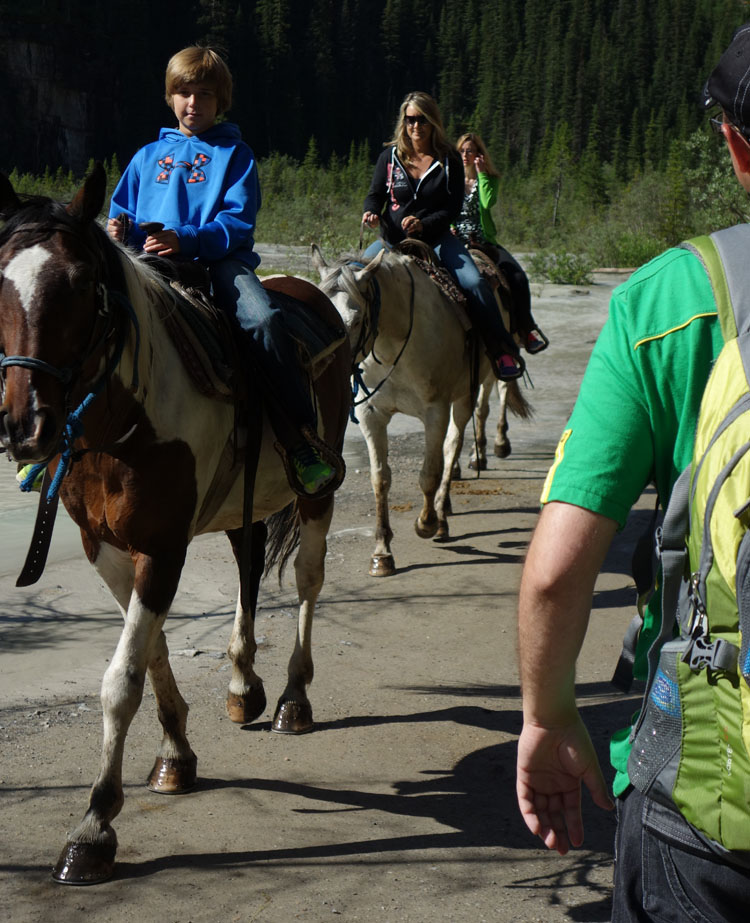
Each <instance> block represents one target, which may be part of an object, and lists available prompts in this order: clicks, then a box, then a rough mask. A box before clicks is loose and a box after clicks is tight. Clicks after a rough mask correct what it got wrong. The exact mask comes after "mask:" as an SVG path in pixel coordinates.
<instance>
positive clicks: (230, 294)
mask: <svg viewBox="0 0 750 923" xmlns="http://www.w3.org/2000/svg"><path fill="white" fill-rule="evenodd" d="M209 269H210V273H211V285H212V286H213V291H214V295H215V297H216V301H217V304H218V305H219V307H220V308H221V309H222V310H224V311H227V312H229V313H231V314H232V315H233V316H234V318H235V319H236V321H237V323H238V324H239V326H240V328H241V329H242V330H243V332H244V335H243V338H242V339H243V341H244V343H246V344H248V346H249V352H250V355H251V360H252V364H253V366H254V367H255V368H257V369H258V370H259V371H260V376H259V378H260V383H261V386H262V388H263V392H264V398H265V399H266V400H267V401H269V402H270V403H271V404H272V405H274V404H275V405H277V406H278V407H279V409H280V411H281V413H282V414H283V415H284V416H286V417H288V418H290V419H291V420H292V421H293V422H294V423H295V424H296V425H297V427H299V426H302V425H304V424H311V425H314V413H313V408H312V404H311V402H310V398H309V395H308V391H307V389H306V388H305V386H304V384H303V380H302V373H301V371H300V368H299V362H298V359H297V354H296V350H295V348H294V344H293V341H292V338H291V336H290V335H289V332H288V331H287V327H286V324H285V322H284V315H283V311H282V309H281V308H280V307H279V306H278V305H277V304H275V303H274V301H273V299H272V298H271V297H269V294H268V292H267V291H266V290H265V289H264V288H263V286H262V285H261V282H260V279H258V277H257V276H256V275H255V273H254V272H253V270H252V269H250V267H249V266H247V265H246V264H245V263H242V262H240V261H239V260H233V259H225V260H219V261H218V262H216V263H211V264H210V267H209ZM272 416H273V417H275V416H276V414H273V415H272ZM271 422H272V424H273V426H274V431H275V432H276V435H277V437H278V438H279V439H280V440H281V441H282V442H284V443H285V444H286V443H288V441H289V439H290V438H291V437H290V436H289V434H287V436H286V438H285V436H284V434H283V433H282V432H279V430H278V429H277V427H283V423H282V422H281V421H276V420H274V419H272V421H271ZM296 438H297V439H299V435H297V437H296Z"/></svg>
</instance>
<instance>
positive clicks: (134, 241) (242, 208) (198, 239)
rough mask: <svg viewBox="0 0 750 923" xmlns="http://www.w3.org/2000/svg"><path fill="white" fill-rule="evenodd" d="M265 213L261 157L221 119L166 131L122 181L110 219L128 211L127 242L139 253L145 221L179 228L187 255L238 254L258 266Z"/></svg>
mask: <svg viewBox="0 0 750 923" xmlns="http://www.w3.org/2000/svg"><path fill="white" fill-rule="evenodd" d="M259 208H260V185H259V183H258V170H257V166H256V162H255V155H254V154H253V152H252V151H251V150H250V148H249V147H248V146H247V144H245V143H244V141H243V140H242V135H241V134H240V130H239V128H238V127H237V125H235V124H234V123H232V122H219V123H218V124H217V125H213V126H212V127H211V128H209V129H208V130H207V131H204V132H203V133H202V134H200V135H193V136H192V137H188V136H187V135H185V134H183V133H182V132H181V131H178V130H177V129H176V128H162V130H161V131H160V132H159V140H158V141H154V142H153V143H152V144H147V145H146V146H145V147H142V148H141V149H140V150H139V151H138V152H137V153H136V155H135V156H134V157H133V159H132V160H131V161H130V163H129V164H128V166H127V168H126V169H125V172H124V173H123V174H122V177H121V178H120V182H119V183H118V184H117V188H116V189H115V191H114V194H113V196H112V202H111V204H110V208H109V217H110V218H116V217H117V216H118V215H120V214H121V213H122V212H124V213H125V214H126V215H127V216H128V217H129V218H130V222H131V226H130V231H129V234H128V244H129V245H130V246H131V247H135V248H136V249H140V248H141V247H142V246H143V243H144V241H145V240H146V235H145V234H144V232H143V231H142V230H141V229H140V228H139V227H138V224H140V223H141V222H143V221H161V222H162V224H163V225H164V227H165V228H167V229H169V230H173V231H175V233H176V234H177V237H178V238H179V241H180V254H181V255H182V256H185V257H188V258H190V259H195V258H197V257H200V258H201V259H202V260H205V261H206V262H209V263H210V262H212V261H215V260H220V259H223V258H224V257H226V256H229V255H231V256H232V258H233V259H237V260H240V261H241V262H243V263H245V264H246V265H248V266H249V267H250V268H251V269H255V268H256V266H257V265H258V264H259V263H260V257H259V256H258V255H257V253H254V252H253V232H254V231H255V220H256V214H257V212H258V209H259Z"/></svg>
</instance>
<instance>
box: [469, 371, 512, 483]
mask: <svg viewBox="0 0 750 923" xmlns="http://www.w3.org/2000/svg"><path fill="white" fill-rule="evenodd" d="M495 380H496V379H495V376H494V375H493V376H492V378H491V379H487V380H485V381H483V382H482V384H481V385H480V386H479V395H478V397H477V408H476V421H477V424H476V425H477V431H476V439H475V445H474V447H473V448H472V450H471V458H470V459H469V467H470V468H471V470H472V471H485V470H486V469H487V417H488V416H489V412H490V395H491V394H492V389H493V388H494V387H495ZM501 387H502V388H504V387H505V385H504V384H503V383H501Z"/></svg>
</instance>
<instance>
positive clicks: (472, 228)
mask: <svg viewBox="0 0 750 923" xmlns="http://www.w3.org/2000/svg"><path fill="white" fill-rule="evenodd" d="M456 147H457V148H458V152H459V154H460V155H461V159H462V160H463V164H464V183H465V186H464V202H463V207H462V209H461V215H460V217H459V219H458V221H457V222H456V226H455V233H456V234H457V236H458V237H460V238H461V240H462V241H463V242H464V243H465V244H466V246H467V247H470V246H475V247H478V248H479V249H481V250H484V251H485V252H486V253H488V255H489V256H490V257H491V258H492V259H493V260H494V261H495V263H497V265H498V267H499V269H500V270H501V271H502V273H503V274H504V276H505V278H506V279H507V281H508V285H509V286H510V293H511V298H512V299H513V306H514V308H515V315H516V323H517V325H518V330H519V333H520V335H521V341H522V345H524V346H525V347H526V351H527V352H529V353H540V352H541V351H542V350H543V349H546V348H547V346H548V345H549V340H548V339H547V337H546V336H545V335H544V334H543V333H542V331H541V330H540V329H539V327H538V326H537V324H536V321H535V320H534V318H533V317H532V314H531V292H530V291H529V280H528V279H527V278H526V273H525V272H524V271H523V269H522V268H521V266H520V265H519V263H518V262H517V261H516V260H515V259H514V258H513V257H512V256H511V254H510V253H508V251H507V250H506V249H505V247H501V246H500V245H499V244H498V242H497V231H496V230H495V222H494V221H493V220H492V214H491V212H490V209H491V208H492V206H493V205H494V204H495V202H497V190H498V186H499V185H500V174H499V173H498V172H497V170H496V169H495V166H494V164H493V163H492V158H491V157H490V155H489V153H488V151H487V148H486V146H485V144H484V141H482V139H481V138H480V137H479V135H478V134H476V133H475V132H473V131H470V132H467V133H466V134H465V135H461V137H460V138H459V139H458V144H457V145H456Z"/></svg>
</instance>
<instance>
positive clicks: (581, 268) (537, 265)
mask: <svg viewBox="0 0 750 923" xmlns="http://www.w3.org/2000/svg"><path fill="white" fill-rule="evenodd" d="M592 269H593V267H592V265H591V263H590V262H589V261H588V259H587V258H586V257H584V256H579V255H577V254H575V253H566V252H565V251H560V252H557V253H553V252H550V251H547V250H540V251H538V252H537V253H535V254H533V256H532V257H531V258H530V259H529V276H530V278H531V279H532V280H535V281H539V280H547V281H549V282H553V283H554V284H556V285H590V284H591V282H592V281H593V277H592V275H591V272H592Z"/></svg>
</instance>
